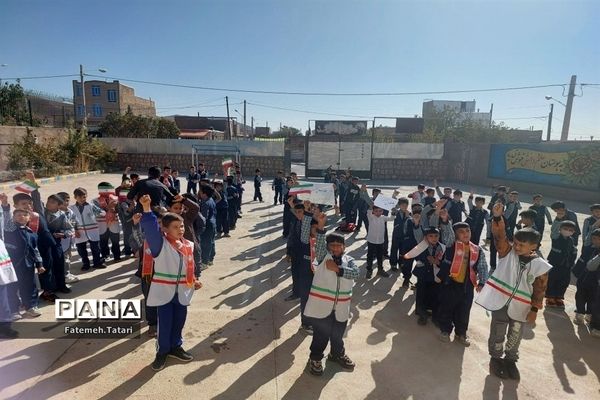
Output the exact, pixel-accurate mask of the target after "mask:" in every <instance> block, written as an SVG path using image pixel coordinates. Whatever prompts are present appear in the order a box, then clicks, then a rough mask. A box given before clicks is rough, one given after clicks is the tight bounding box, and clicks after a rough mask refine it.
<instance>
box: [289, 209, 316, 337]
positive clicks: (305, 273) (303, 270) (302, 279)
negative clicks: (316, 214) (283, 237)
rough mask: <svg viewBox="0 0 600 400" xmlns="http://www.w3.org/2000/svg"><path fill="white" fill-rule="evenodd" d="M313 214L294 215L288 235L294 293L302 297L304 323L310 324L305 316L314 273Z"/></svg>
mask: <svg viewBox="0 0 600 400" xmlns="http://www.w3.org/2000/svg"><path fill="white" fill-rule="evenodd" d="M312 220H313V218H312V214H310V213H307V212H305V213H304V217H303V218H302V220H299V219H298V218H296V217H294V219H293V221H292V223H291V227H290V233H289V235H288V242H287V249H288V254H289V256H290V258H291V262H292V266H291V270H292V293H293V294H294V295H295V296H297V297H299V298H300V311H301V313H302V314H301V323H302V325H310V322H309V321H308V319H307V318H306V317H305V316H304V308H305V307H306V302H307V301H308V294H309V292H310V287H311V284H312V279H313V273H312V270H311V259H310V227H311V223H312Z"/></svg>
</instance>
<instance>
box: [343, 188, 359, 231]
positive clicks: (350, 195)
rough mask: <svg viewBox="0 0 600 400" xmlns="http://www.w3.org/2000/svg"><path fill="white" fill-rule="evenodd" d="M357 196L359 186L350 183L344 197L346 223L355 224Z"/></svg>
mask: <svg viewBox="0 0 600 400" xmlns="http://www.w3.org/2000/svg"><path fill="white" fill-rule="evenodd" d="M359 198H360V188H359V187H358V186H357V185H354V184H350V186H349V187H348V191H347V192H346V196H345V198H344V208H345V211H344V215H345V221H346V223H349V224H356V212H357V209H358V200H359Z"/></svg>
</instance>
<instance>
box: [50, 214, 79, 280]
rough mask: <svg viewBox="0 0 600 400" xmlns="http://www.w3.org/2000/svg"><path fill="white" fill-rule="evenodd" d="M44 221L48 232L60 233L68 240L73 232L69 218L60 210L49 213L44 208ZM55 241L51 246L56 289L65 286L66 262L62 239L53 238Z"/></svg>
mask: <svg viewBox="0 0 600 400" xmlns="http://www.w3.org/2000/svg"><path fill="white" fill-rule="evenodd" d="M45 218H46V221H47V223H48V229H49V230H50V233H52V234H55V233H62V234H63V235H64V238H65V239H66V240H70V239H71V238H72V237H73V235H74V234H75V229H74V228H73V225H72V224H71V220H70V218H69V217H68V216H67V214H66V213H65V212H63V211H61V210H58V211H57V212H54V213H51V212H49V211H48V210H46V214H45ZM54 240H55V242H56V245H55V246H52V248H51V254H52V263H53V271H52V273H53V274H52V275H53V276H54V281H55V284H56V287H57V289H62V288H65V287H66V285H65V276H66V263H65V252H64V250H63V245H62V240H63V239H56V238H55V239H54Z"/></svg>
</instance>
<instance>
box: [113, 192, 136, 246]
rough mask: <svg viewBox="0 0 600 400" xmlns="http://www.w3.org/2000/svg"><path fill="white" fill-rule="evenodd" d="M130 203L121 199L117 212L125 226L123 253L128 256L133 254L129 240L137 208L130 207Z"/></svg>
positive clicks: (123, 226)
mask: <svg viewBox="0 0 600 400" xmlns="http://www.w3.org/2000/svg"><path fill="white" fill-rule="evenodd" d="M119 199H121V196H119ZM129 205H130V204H129V203H128V202H127V201H120V202H119V204H118V205H117V214H118V216H119V220H120V221H121V227H122V228H123V254H124V255H125V256H126V257H127V256H130V255H131V254H133V252H132V250H131V246H130V245H129V242H130V238H131V234H132V231H133V222H132V221H131V219H132V218H133V214H134V211H135V210H134V209H133V208H131V209H130V207H129Z"/></svg>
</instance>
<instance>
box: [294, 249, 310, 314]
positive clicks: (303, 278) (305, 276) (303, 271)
mask: <svg viewBox="0 0 600 400" xmlns="http://www.w3.org/2000/svg"><path fill="white" fill-rule="evenodd" d="M305 261H306V262H302V263H301V264H302V265H301V267H300V271H298V282H297V283H298V285H297V287H298V295H299V296H300V320H301V323H302V325H311V323H312V321H311V319H310V318H308V317H306V316H304V309H305V308H306V303H307V302H308V295H309V293H310V287H311V285H312V278H313V273H312V271H311V269H310V261H308V260H305Z"/></svg>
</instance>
